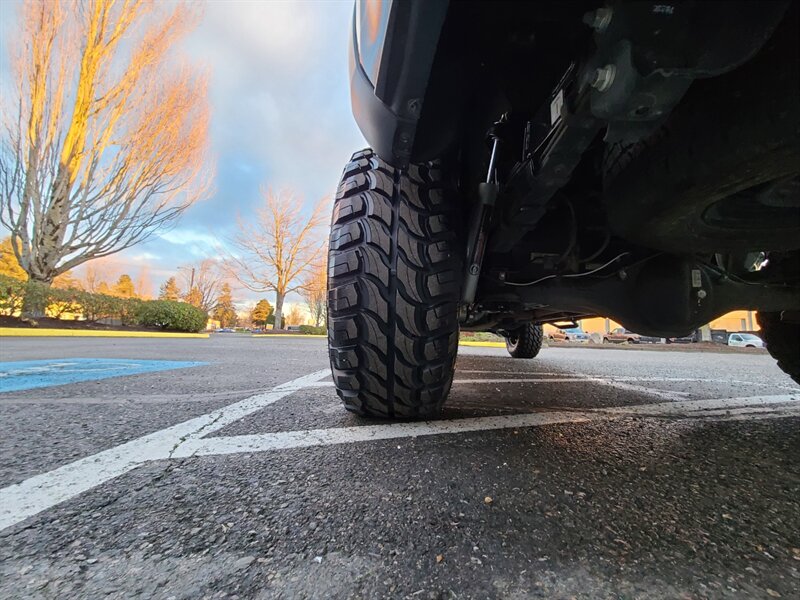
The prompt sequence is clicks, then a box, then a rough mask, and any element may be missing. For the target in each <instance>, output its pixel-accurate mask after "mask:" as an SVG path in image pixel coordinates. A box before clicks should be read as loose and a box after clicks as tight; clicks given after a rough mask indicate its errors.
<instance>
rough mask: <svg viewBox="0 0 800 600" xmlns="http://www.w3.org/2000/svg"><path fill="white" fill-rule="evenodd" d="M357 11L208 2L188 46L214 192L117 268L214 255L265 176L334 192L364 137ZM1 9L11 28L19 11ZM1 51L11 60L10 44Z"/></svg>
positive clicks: (306, 190)
mask: <svg viewBox="0 0 800 600" xmlns="http://www.w3.org/2000/svg"><path fill="white" fill-rule="evenodd" d="M3 4H5V3H3ZM352 11H353V4H352V2H351V1H350V0H341V1H337V0H331V1H313V0H306V1H296V2H281V1H275V0H271V1H260V2H259V1H242V0H212V1H210V2H208V3H207V6H206V8H205V11H204V16H203V20H202V21H201V23H200V25H199V26H198V28H197V30H196V31H195V32H194V33H193V34H192V35H191V36H189V37H188V38H187V39H186V40H185V42H184V43H183V45H182V47H181V52H183V54H184V55H186V56H188V57H189V58H190V59H193V60H197V61H200V62H202V63H204V64H206V65H208V67H209V68H210V101H211V106H212V120H211V141H212V151H213V155H214V157H215V162H216V177H215V182H214V188H213V193H212V195H211V196H210V197H209V198H207V199H206V200H203V201H201V202H198V203H197V204H196V205H194V206H192V207H191V208H190V209H189V210H188V211H187V212H186V213H185V214H184V215H183V217H182V218H181V220H180V222H179V223H178V224H177V225H176V226H175V227H174V228H173V229H172V230H171V231H168V232H165V233H162V234H161V235H159V236H158V237H156V238H154V239H151V240H150V241H148V242H146V243H144V244H140V245H138V246H136V247H134V248H131V249H129V250H126V251H125V252H123V253H121V254H118V255H116V256H115V258H116V259H117V260H115V261H114V262H116V263H117V264H118V266H119V268H121V269H124V270H125V271H127V272H129V273H130V274H131V275H132V276H134V278H135V277H136V274H137V272H138V268H139V265H141V264H145V263H146V264H148V265H149V267H150V268H149V271H150V277H151V278H152V279H153V283H154V284H155V285H156V286H157V285H158V284H160V283H161V281H163V279H165V278H166V277H167V276H168V275H169V274H170V273H171V272H173V271H174V269H175V268H176V267H177V266H178V265H181V264H186V263H191V262H198V261H199V260H200V259H202V258H205V257H208V256H213V255H214V250H213V248H214V241H215V239H218V238H222V239H224V238H225V237H226V236H230V234H231V233H233V231H235V223H236V216H237V214H241V215H243V216H246V215H247V214H248V212H249V211H251V210H252V208H253V207H254V206H255V205H257V204H258V203H259V202H260V196H259V187H260V186H262V185H266V186H271V187H273V188H275V189H280V188H288V189H291V190H293V191H294V192H295V193H296V194H297V197H298V198H299V199H300V200H301V201H304V202H305V203H306V204H308V205H309V206H310V205H311V204H313V203H314V202H316V201H317V200H319V199H320V198H321V197H323V196H325V195H331V194H332V193H333V192H334V190H335V189H336V185H337V184H338V179H339V176H340V174H341V170H342V167H343V166H344V165H345V163H346V162H347V160H348V158H349V157H350V155H351V154H352V153H353V152H354V151H355V150H358V149H360V148H363V147H364V146H365V145H366V143H365V142H364V140H363V137H362V136H361V133H360V132H359V130H358V128H357V126H356V124H355V122H354V120H353V117H352V114H351V111H350V96H349V83H348V72H347V42H348V35H349V31H350V21H351V19H352ZM0 12H1V13H2V15H0V16H2V20H3V21H4V23H3V24H2V26H1V27H2V29H0V31H8V29H7V28H8V26H9V19H8V17H12V18H13V16H14V15H13V11H11V10H9V7H8V5H6V7H5V8H4V9H3V10H2V11H0ZM3 37H4V38H5V36H3ZM2 52H3V57H2V58H3V61H2V63H3V64H6V61H7V56H6V53H7V48H6V47H5V44H3V48H2ZM244 295H245V294H244V292H242V296H244ZM247 295H248V296H252V294H247Z"/></svg>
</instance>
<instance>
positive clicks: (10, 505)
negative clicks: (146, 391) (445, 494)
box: [0, 369, 800, 530]
mask: <svg viewBox="0 0 800 600" xmlns="http://www.w3.org/2000/svg"><path fill="white" fill-rule="evenodd" d="M328 374H329V371H328V370H327V369H326V370H323V371H317V372H316V373H311V374H310V375H306V376H304V377H299V378H297V379H294V380H292V381H289V382H287V383H284V384H282V385H279V386H277V387H275V388H274V389H273V390H271V391H269V392H265V393H262V394H257V395H255V396H251V397H249V398H246V399H244V400H241V401H239V402H236V403H234V404H231V405H229V406H225V407H222V408H220V409H218V410H216V411H213V412H211V413H208V414H206V415H202V416H200V417H196V418H194V419H190V420H188V421H185V422H183V423H179V424H177V425H174V426H172V427H168V428H166V429H163V430H161V431H156V432H154V433H151V434H149V435H146V436H143V437H141V438H138V439H135V440H132V441H130V442H127V443H125V444H122V445H120V446H116V447H114V448H111V449H109V450H105V451H103V452H99V453H97V454H94V455H92V456H88V457H86V458H83V459H80V460H77V461H75V462H72V463H70V464H67V465H64V466H62V467H59V468H58V469H55V470H53V471H50V472H48V473H43V474H41V475H36V476H34V477H31V478H29V479H26V480H25V481H23V482H21V483H19V484H15V485H12V486H8V487H6V488H3V489H0V530H2V529H5V528H6V527H10V526H11V525H14V524H16V523H19V522H21V521H23V520H24V519H26V518H28V517H31V516H33V515H35V514H37V513H39V512H41V511H43V510H46V509H48V508H51V507H53V506H55V505H56V504H59V503H61V502H64V501H66V500H69V499H70V498H73V497H75V496H76V495H78V494H80V493H82V492H85V491H87V490H90V489H92V488H93V487H96V486H98V485H100V484H102V483H104V482H106V481H109V480H110V479H113V478H115V477H119V476H120V475H123V474H125V473H127V472H129V471H131V470H132V469H135V468H136V467H138V466H140V465H142V464H143V463H145V462H148V461H154V460H164V459H168V458H177V457H187V456H192V455H202V456H208V455H214V454H233V453H241V452H260V451H265V450H277V449H287V448H303V447H310V446H321V445H331V444H344V443H355V442H369V441H377V440H387V439H395V438H407V437H418V436H431V435H444V434H456V433H466V432H473V431H487V430H497V429H507V428H518V427H535V426H539V425H549V424H555V423H582V422H588V421H596V420H602V419H611V418H621V417H625V416H645V417H646V416H679V417H680V416H686V417H690V418H694V417H710V418H722V419H743V418H758V419H760V418H772V417H777V416H792V415H794V414H797V413H796V412H795V408H796V406H795V405H793V406H791V407H780V408H778V411H782V412H775V411H773V412H769V413H767V412H760V411H758V408H759V407H770V406H777V405H780V404H788V403H797V402H798V401H800V392H798V393H795V394H784V395H779V396H750V397H743V398H723V399H712V400H685V399H683V398H679V397H678V395H679V394H678V393H677V392H664V391H661V390H654V389H653V388H648V387H645V386H635V385H632V384H628V383H624V382H614V381H611V380H605V379H599V378H586V377H579V378H563V379H559V380H555V381H564V380H565V379H568V380H569V381H581V382H590V383H600V384H603V385H611V386H616V387H622V386H624V387H623V389H631V390H632V391H637V392H642V393H646V394H651V395H652V394H655V395H665V396H667V397H669V398H671V399H672V400H673V401H671V402H662V403H655V404H645V405H636V406H625V407H618V408H604V409H593V410H585V409H584V410H583V412H571V411H565V410H556V411H551V412H538V413H528V414H520V415H509V416H494V417H480V418H470V419H459V420H454V421H431V422H425V423H401V424H394V425H373V426H363V427H344V428H338V429H314V430H302V431H285V432H279V433H271V434H261V435H245V436H232V437H221V438H206V437H204V436H206V435H208V434H209V433H211V432H213V431H218V430H219V429H222V428H223V427H225V426H226V425H229V424H230V423H232V422H234V421H236V420H238V419H241V418H243V417H245V416H247V415H250V414H252V413H254V412H257V411H259V410H261V409H262V408H265V407H266V406H269V405H270V404H273V403H274V402H277V401H278V400H280V399H281V398H285V397H286V396H288V395H290V394H292V393H294V392H296V391H297V390H300V389H304V388H308V387H319V386H321V385H322V386H325V385H329V384H330V382H323V381H320V380H321V379H322V378H323V377H327V376H328ZM469 381H470V380H461V382H462V383H463V382H469ZM474 381H475V382H486V381H487V380H480V379H479V380H474ZM500 381H502V382H506V381H519V380H498V382H500ZM532 381H535V382H537V383H541V382H546V381H543V380H541V379H534V380H532ZM551 381H553V380H551ZM746 408H749V410H750V411H752V410H756V411H757V412H749V414H748V411H747V410H735V409H746ZM720 411H727V412H724V413H723V412H720Z"/></svg>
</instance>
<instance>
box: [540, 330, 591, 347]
mask: <svg viewBox="0 0 800 600" xmlns="http://www.w3.org/2000/svg"><path fill="white" fill-rule="evenodd" d="M547 337H548V339H549V340H550V341H551V342H578V343H580V344H585V343H588V342H589V334H588V333H586V332H585V331H584V330H583V329H581V328H580V327H571V328H570V329H555V330H553V331H552V332H551V333H550V334H549V335H548V336H547Z"/></svg>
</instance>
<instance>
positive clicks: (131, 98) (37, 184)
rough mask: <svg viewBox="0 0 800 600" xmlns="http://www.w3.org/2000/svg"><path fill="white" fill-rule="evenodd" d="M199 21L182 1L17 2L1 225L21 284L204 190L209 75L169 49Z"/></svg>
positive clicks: (91, 253) (103, 246)
mask: <svg viewBox="0 0 800 600" xmlns="http://www.w3.org/2000/svg"><path fill="white" fill-rule="evenodd" d="M197 16H198V15H197V12H196V10H195V9H194V5H193V4H189V3H183V2H178V3H167V2H151V1H147V0H126V1H125V2H116V1H114V0H75V1H74V2H24V3H21V4H20V23H19V26H18V27H16V28H15V33H14V36H13V40H12V43H11V52H10V54H11V57H12V70H11V76H12V81H13V84H14V88H13V89H14V92H13V93H11V94H4V102H3V103H4V105H5V106H4V107H3V108H4V110H3V112H2V114H3V123H2V125H3V128H2V139H1V140H0V144H1V146H0V223H2V224H3V225H4V226H5V227H6V228H7V229H8V230H9V231H10V232H11V248H12V251H13V253H14V255H15V257H16V259H17V261H18V262H19V264H20V266H21V267H22V269H23V270H24V271H25V273H26V274H27V276H28V278H29V279H30V280H31V281H34V282H38V283H40V284H43V285H45V286H49V285H50V284H52V282H53V280H54V279H55V278H56V277H57V276H59V275H61V274H63V273H65V272H67V271H69V270H70V269H73V268H75V267H77V266H78V265H81V264H83V263H85V262H87V261H90V260H92V259H96V258H99V257H103V256H109V255H111V254H114V253H116V252H119V251H121V250H124V249H125V248H129V247H131V246H133V245H134V244H137V243H139V242H142V241H144V240H146V239H148V238H149V237H150V236H151V235H153V233H155V232H157V231H159V230H160V229H162V228H163V227H165V226H168V225H169V224H170V223H173V222H174V221H175V220H176V219H177V218H178V217H179V216H180V215H181V214H182V213H183V212H184V211H185V210H186V209H187V208H188V207H189V206H190V205H191V204H192V203H194V202H195V200H197V199H198V198H200V197H202V196H203V195H204V194H205V192H206V190H207V188H208V183H209V176H210V172H211V171H210V169H209V167H208V164H207V163H208V161H207V160H206V156H207V150H208V120H209V119H208V114H209V109H208V101H207V93H206V90H207V82H206V76H205V74H204V72H203V71H202V70H201V69H198V68H197V67H195V66H192V65H190V64H187V63H180V62H178V61H176V60H175V56H174V55H175V53H174V47H175V45H176V43H177V42H178V41H179V40H181V39H182V38H183V37H184V36H185V35H186V34H187V33H188V32H190V31H191V30H192V29H193V28H194V27H195V26H196V24H197V22H198V18H197ZM42 310H43V307H41V306H33V305H31V304H30V302H28V303H26V305H25V307H24V309H23V313H25V314H27V315H28V316H35V315H37V314H40V313H41V312H42Z"/></svg>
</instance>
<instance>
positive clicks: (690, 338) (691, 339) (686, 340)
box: [667, 332, 698, 344]
mask: <svg viewBox="0 0 800 600" xmlns="http://www.w3.org/2000/svg"><path fill="white" fill-rule="evenodd" d="M697 340H698V337H697V332H692V333H691V334H689V335H682V336H678V337H669V338H667V343H668V344H693V343H695V342H696V341H697Z"/></svg>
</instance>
